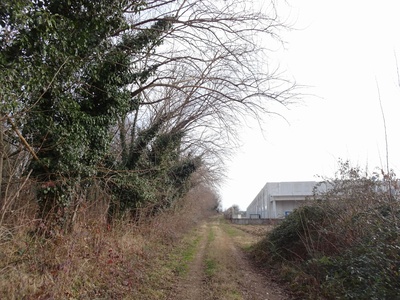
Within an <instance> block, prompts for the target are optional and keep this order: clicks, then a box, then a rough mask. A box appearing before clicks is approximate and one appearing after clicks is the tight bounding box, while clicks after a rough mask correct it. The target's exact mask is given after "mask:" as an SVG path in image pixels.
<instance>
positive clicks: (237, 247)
mask: <svg viewBox="0 0 400 300" xmlns="http://www.w3.org/2000/svg"><path fill="white" fill-rule="evenodd" d="M265 230H266V228H265V227H264V228H263V227H262V226H233V225H230V224H227V223H225V222H223V221H221V220H220V219H213V220H212V221H210V222H207V223H205V224H203V225H202V226H201V228H200V229H199V231H198V233H197V234H198V235H197V237H196V238H195V239H194V242H193V243H192V246H194V248H193V250H194V251H189V252H191V253H192V254H193V255H192V256H191V258H190V259H189V261H187V262H186V263H187V270H186V272H184V274H183V275H181V276H180V279H179V280H178V282H177V283H176V286H175V288H174V289H173V290H172V292H171V294H170V297H169V299H178V300H186V299H191V300H196V299H199V300H200V299H201V300H204V299H227V300H229V299H238V300H239V299H257V300H258V299H271V300H278V299H288V297H287V296H286V295H285V292H284V291H283V289H281V288H280V287H279V286H278V285H277V284H276V283H274V282H272V281H271V280H270V279H269V278H268V277H267V276H266V275H265V274H262V272H261V271H260V270H259V269H257V268H256V267H255V266H254V265H253V264H252V263H251V262H250V261H249V260H248V258H247V257H246V254H245V252H246V249H248V248H249V247H250V246H251V245H252V244H253V243H255V242H256V241H257V240H258V239H259V238H260V231H261V233H262V234H263V233H265ZM182 259H183V260H184V259H185V258H182Z"/></svg>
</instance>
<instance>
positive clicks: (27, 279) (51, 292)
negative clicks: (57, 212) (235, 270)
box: [0, 194, 211, 300]
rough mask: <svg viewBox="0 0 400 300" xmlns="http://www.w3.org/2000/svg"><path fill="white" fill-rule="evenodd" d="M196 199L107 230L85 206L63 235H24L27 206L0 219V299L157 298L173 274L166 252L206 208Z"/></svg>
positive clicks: (29, 222) (30, 222) (28, 224)
mask: <svg viewBox="0 0 400 300" xmlns="http://www.w3.org/2000/svg"><path fill="white" fill-rule="evenodd" d="M203 196H204V195H203ZM200 198H201V194H198V195H197V194H191V195H189V196H188V198H187V199H186V200H185V201H184V202H183V204H181V205H180V207H179V209H175V210H171V211H169V212H164V213H162V214H160V215H159V216H157V217H156V218H153V219H151V220H144V221H143V222H142V223H141V224H133V223H131V222H128V221H120V222H116V223H115V224H113V226H112V227H110V226H107V225H106V223H105V222H104V219H105V218H104V215H103V214H102V212H104V210H98V211H97V212H94V211H93V210H91V207H89V206H86V208H85V209H82V210H81V211H80V212H79V213H80V215H79V218H78V220H79V221H78V222H77V223H76V224H75V226H74V230H73V231H72V232H71V233H69V234H66V235H58V236H56V237H54V238H52V239H45V238H43V237H41V236H37V235H35V234H33V233H32V232H33V230H32V229H33V228H34V225H35V224H34V219H33V218H32V210H31V209H30V210H29V209H28V210H26V211H24V212H23V211H21V212H19V218H16V217H15V216H14V217H13V218H12V219H11V218H5V222H4V223H3V224H0V225H1V226H0V299H27V300H28V299H164V298H165V295H167V294H168V286H172V284H173V282H172V280H173V279H172V278H173V277H174V276H175V274H173V270H171V268H168V266H166V265H165V263H164V261H165V259H166V255H167V253H169V252H171V251H172V249H174V247H176V245H177V244H179V241H180V240H181V238H182V236H183V235H184V234H185V233H187V232H188V231H189V230H190V229H191V228H193V227H194V226H195V225H196V224H197V222H199V221H200V220H201V219H204V218H207V216H208V214H209V213H211V212H210V210H209V206H208V204H207V203H205V202H204V201H203V202H202V201H200V202H198V201H199V199H200ZM196 203H204V206H202V205H198V204H196ZM84 207H85V206H84ZM6 221H7V222H6Z"/></svg>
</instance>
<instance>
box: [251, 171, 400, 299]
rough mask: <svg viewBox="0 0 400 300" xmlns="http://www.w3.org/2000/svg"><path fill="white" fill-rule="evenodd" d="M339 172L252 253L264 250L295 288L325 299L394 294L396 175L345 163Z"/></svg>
mask: <svg viewBox="0 0 400 300" xmlns="http://www.w3.org/2000/svg"><path fill="white" fill-rule="evenodd" d="M339 175H340V176H339V177H337V178H335V179H333V180H330V181H329V185H330V187H331V188H330V189H329V190H328V191H326V192H324V193H323V194H319V195H315V199H314V200H313V201H310V202H308V203H307V205H306V206H303V207H300V208H299V209H297V210H295V211H294V212H293V213H292V214H291V215H289V216H288V218H286V219H285V220H284V221H283V222H282V223H281V224H279V225H278V226H277V227H276V228H275V229H274V230H273V231H272V232H271V233H270V234H269V235H268V236H267V237H266V239H265V240H264V241H262V242H261V243H260V244H259V245H258V249H257V251H255V252H254V253H256V254H255V255H257V253H261V252H264V261H267V262H268V264H269V265H274V266H275V267H278V269H279V270H280V274H281V275H282V276H283V277H284V279H286V280H287V281H290V282H291V286H292V288H294V289H295V290H296V291H297V292H299V291H300V292H303V293H307V294H310V293H311V294H313V295H314V296H315V297H319V296H317V295H323V297H324V298H327V299H396V298H398V297H399V295H400V203H399V201H397V200H396V197H395V195H396V192H397V189H396V188H397V187H396V183H397V181H396V180H394V178H393V176H392V175H390V176H386V175H385V174H383V175H384V177H383V178H381V179H378V180H377V179H376V177H372V176H371V177H369V176H368V175H367V174H365V175H364V174H363V173H362V171H361V170H360V169H359V168H352V167H350V165H349V164H348V163H344V164H342V168H341V170H340V172H339ZM389 180H390V181H389ZM260 248H261V250H260ZM265 253H267V254H268V255H266V254H265ZM301 278H303V279H301ZM314 296H310V297H314ZM321 297H322V296H321Z"/></svg>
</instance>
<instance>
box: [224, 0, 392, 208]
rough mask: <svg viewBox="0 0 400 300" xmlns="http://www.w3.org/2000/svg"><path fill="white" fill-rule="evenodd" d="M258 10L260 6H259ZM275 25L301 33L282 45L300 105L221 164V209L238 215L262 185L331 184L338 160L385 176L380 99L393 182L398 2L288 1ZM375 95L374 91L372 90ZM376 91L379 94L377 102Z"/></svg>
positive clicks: (249, 134)
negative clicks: (326, 180)
mask: <svg viewBox="0 0 400 300" xmlns="http://www.w3.org/2000/svg"><path fill="white" fill-rule="evenodd" d="M260 1H262V0H260ZM288 3H289V4H290V5H291V8H289V7H288V6H285V7H283V8H281V9H282V11H281V17H282V18H287V19H288V20H289V21H290V22H291V23H293V24H294V26H295V27H296V28H299V30H292V31H290V32H287V33H285V34H284V35H283V36H282V37H283V39H284V40H285V41H286V42H287V44H286V50H283V49H282V51H281V52H280V53H279V55H277V59H279V63H280V65H281V67H282V68H283V69H284V70H286V71H287V73H288V75H290V76H292V77H293V78H294V79H295V80H296V82H297V83H298V84H300V85H306V86H309V87H308V88H307V89H303V90H302V92H303V93H307V94H313V95H315V96H305V97H303V103H302V104H300V103H299V104H297V105H293V106H291V107H290V110H280V112H281V113H283V115H284V117H285V118H286V119H287V121H288V122H289V124H288V123H287V122H286V121H285V120H283V119H282V118H279V117H269V118H267V119H266V120H265V122H266V132H265V134H264V135H262V134H261V133H260V132H259V130H258V129H257V126H254V128H247V129H245V130H244V131H243V132H242V143H243V144H244V145H243V147H241V148H240V149H239V150H238V152H237V153H236V155H235V156H234V157H233V159H232V160H231V161H229V162H227V166H228V173H227V175H228V179H227V181H226V183H225V184H224V185H223V187H222V189H221V198H222V203H223V207H224V208H228V207H230V206H231V205H233V204H238V205H239V206H240V208H241V209H243V210H245V209H246V208H247V206H248V205H249V204H250V203H251V201H252V200H253V199H254V197H255V196H256V195H257V194H258V192H259V191H260V189H261V188H262V187H263V186H264V184H265V183H266V182H274V181H278V182H279V181H306V180H318V177H316V175H320V176H332V175H333V174H334V172H335V171H336V170H337V162H338V159H344V160H347V159H349V160H350V161H351V162H352V163H353V164H354V165H359V166H361V167H363V168H366V167H368V169H369V170H370V171H371V172H372V171H374V170H375V168H376V167H380V168H381V167H383V168H386V147H385V132H384V126H383V118H382V113H381V110H380V104H379V94H380V98H381V101H382V106H383V109H384V115H385V119H386V125H387V136H388V143H389V147H388V150H389V166H390V168H392V169H394V171H395V172H396V173H397V174H399V175H400V172H399V169H400V135H399V132H398V131H399V129H400V87H399V84H398V76H397V68H396V54H397V59H398V60H399V66H400V18H399V16H398V14H399V12H400V1H395V0H393V1H388V0H385V1H369V0H363V1H362V0H352V1H345V0H336V1H320V0H319V1H318V0H296V1H294V0H288ZM378 87H379V89H378ZM378 91H379V92H378Z"/></svg>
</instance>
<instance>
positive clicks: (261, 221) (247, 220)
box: [231, 218, 282, 225]
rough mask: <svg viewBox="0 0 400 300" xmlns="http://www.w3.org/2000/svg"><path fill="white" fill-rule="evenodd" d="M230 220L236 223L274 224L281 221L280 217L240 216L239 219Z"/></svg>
mask: <svg viewBox="0 0 400 300" xmlns="http://www.w3.org/2000/svg"><path fill="white" fill-rule="evenodd" d="M231 222H232V223H233V224H237V225H276V224H278V223H280V222H282V219H253V218H240V219H231Z"/></svg>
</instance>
